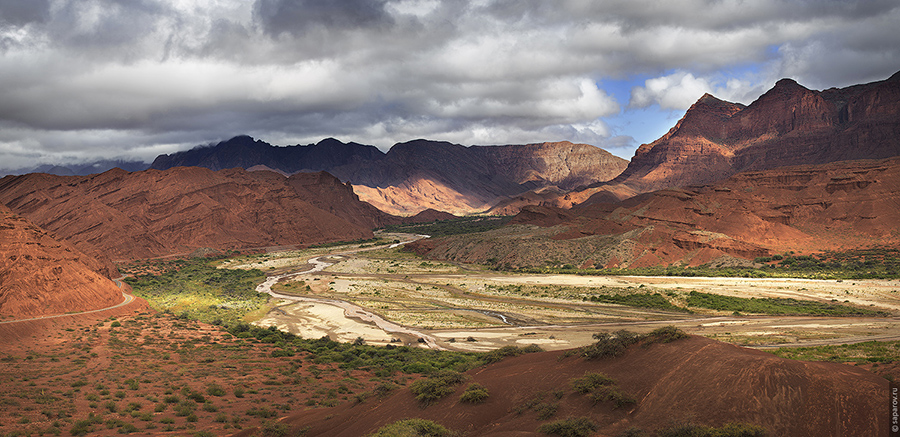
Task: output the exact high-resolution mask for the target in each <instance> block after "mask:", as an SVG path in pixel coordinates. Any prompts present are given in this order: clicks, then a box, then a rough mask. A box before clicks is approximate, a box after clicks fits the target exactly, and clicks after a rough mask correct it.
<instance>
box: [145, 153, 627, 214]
mask: <svg viewBox="0 0 900 437" xmlns="http://www.w3.org/2000/svg"><path fill="white" fill-rule="evenodd" d="M626 164H627V161H625V160H623V159H621V158H617V157H615V156H613V155H611V154H609V153H608V152H606V151H604V150H602V149H599V148H596V147H593V146H589V145H585V144H572V143H569V142H561V143H542V144H528V145H510V146H471V147H465V146H461V145H458V144H451V143H447V142H438V141H429V140H415V141H410V142H406V143H400V144H396V145H394V147H392V148H391V149H390V151H388V152H387V153H383V152H381V151H380V150H378V149H377V148H375V147H373V146H364V145H361V144H356V143H342V142H340V141H338V140H335V139H326V140H322V141H321V142H319V143H318V144H314V145H307V146H288V147H276V146H272V145H270V144H268V143H265V142H263V141H259V140H254V139H253V138H250V137H247V136H240V137H235V138H232V139H230V140H228V141H225V142H222V143H219V144H216V145H214V146H208V147H199V148H195V149H192V150H189V151H186V152H179V153H175V154H172V155H161V156H159V157H158V158H156V160H155V161H154V162H153V164H152V168H154V169H167V168H171V167H174V166H199V167H206V168H209V169H212V170H220V169H225V168H234V167H240V168H245V169H270V170H273V171H277V172H281V173H284V174H293V173H296V172H299V171H327V172H329V173H331V174H333V175H335V176H337V177H338V178H339V179H340V180H342V181H344V182H349V183H351V184H353V190H354V192H356V193H357V194H358V195H359V196H360V198H361V199H362V200H364V201H366V202H368V203H371V204H372V205H374V206H376V207H378V208H379V209H381V210H382V211H386V212H389V213H392V214H400V215H412V214H415V213H418V212H420V211H423V210H426V209H435V210H438V211H448V212H453V213H472V212H477V211H484V210H487V209H489V208H490V207H491V206H493V205H494V204H495V203H497V202H498V201H501V200H503V199H507V198H510V197H512V196H515V195H518V194H520V193H523V192H527V191H529V190H533V189H543V188H547V187H557V188H559V189H564V190H569V189H572V188H575V187H578V186H584V185H590V184H592V183H596V182H600V181H608V180H610V179H612V178H613V177H615V176H616V175H618V174H619V173H620V172H621V171H622V170H623V169H624V168H625V166H626Z"/></svg>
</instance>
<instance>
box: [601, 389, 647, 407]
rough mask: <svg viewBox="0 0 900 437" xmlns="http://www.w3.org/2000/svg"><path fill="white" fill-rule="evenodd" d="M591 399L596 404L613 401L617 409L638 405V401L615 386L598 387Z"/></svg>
mask: <svg viewBox="0 0 900 437" xmlns="http://www.w3.org/2000/svg"><path fill="white" fill-rule="evenodd" d="M590 398H591V400H592V401H594V402H595V403H600V402H606V401H612V403H613V405H614V406H615V408H621V407H624V406H626V405H633V404H635V403H637V400H636V399H635V398H633V397H631V396H629V395H627V394H625V393H622V392H621V391H619V388H618V387H615V386H602V387H598V388H597V389H596V390H594V392H593V393H591V395H590Z"/></svg>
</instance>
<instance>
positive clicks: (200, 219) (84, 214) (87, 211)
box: [0, 167, 374, 259]
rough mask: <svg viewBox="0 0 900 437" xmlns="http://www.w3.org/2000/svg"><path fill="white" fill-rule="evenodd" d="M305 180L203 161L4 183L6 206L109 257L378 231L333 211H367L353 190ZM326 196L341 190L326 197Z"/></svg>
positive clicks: (0, 187) (0, 196) (0, 194)
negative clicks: (216, 166) (198, 164)
mask: <svg viewBox="0 0 900 437" xmlns="http://www.w3.org/2000/svg"><path fill="white" fill-rule="evenodd" d="M304 178H307V177H306V176H298V177H297V178H294V179H293V180H291V179H287V178H285V177H284V176H282V175H279V174H276V173H272V172H265V171H261V172H247V171H244V170H240V169H232V170H222V171H217V172H214V171H211V170H208V169H205V168H199V167H178V168H173V169H170V170H165V171H159V170H147V171H142V172H136V173H127V172H125V171H123V170H118V169H114V170H110V171H108V172H105V173H102V174H98V175H92V176H68V177H66V176H51V175H46V174H28V175H23V176H8V177H6V178H3V179H0V203H4V204H6V205H7V206H8V207H9V208H10V209H12V210H13V211H15V212H16V213H18V214H20V215H22V216H24V217H27V218H29V219H30V220H32V221H34V222H35V223H37V224H38V225H40V226H41V227H43V228H45V229H47V230H50V231H52V232H54V233H56V234H57V235H59V236H60V237H62V238H64V239H66V240H67V241H69V242H71V243H72V244H74V245H75V246H77V247H79V248H80V249H81V250H83V251H86V252H88V253H92V252H94V253H96V252H98V251H99V252H102V253H107V254H109V256H110V257H111V258H113V259H132V258H147V257H153V256H160V255H167V254H174V253H187V252H191V251H193V250H195V249H197V248H201V247H212V248H217V249H232V248H248V247H261V246H272V245H298V244H313V243H322V242H328V241H336V240H354V239H359V238H369V237H371V236H372V233H371V231H370V230H369V227H363V226H361V225H360V224H357V223H358V222H359V223H361V222H362V220H354V222H351V221H348V220H346V219H344V218H341V217H339V216H338V215H336V213H339V211H347V210H353V208H358V209H360V210H363V209H365V205H359V202H358V201H356V200H355V199H354V198H352V197H348V196H347V193H346V192H347V191H348V190H347V187H344V186H343V185H342V184H338V185H340V187H335V186H333V185H334V184H333V183H332V184H331V188H325V187H327V186H329V185H328V184H329V183H331V182H333V181H329V180H328V178H324V179H323V182H322V184H318V183H317V182H316V181H312V182H310V181H305V182H304V181H303V179H304ZM312 178H319V179H322V178H323V177H322V176H321V175H320V176H318V177H317V176H312ZM319 185H321V186H319ZM329 192H331V193H332V194H335V193H337V194H341V196H335V197H328V193H329ZM310 196H312V198H311V197H310ZM310 201H313V202H316V204H317V205H318V207H317V206H316V205H313V204H312V203H310ZM328 205H334V208H329V207H328ZM323 208H328V209H333V210H334V211H335V212H334V213H333V212H329V211H326V210H325V209H323ZM373 220H374V219H373Z"/></svg>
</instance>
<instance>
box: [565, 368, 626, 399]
mask: <svg viewBox="0 0 900 437" xmlns="http://www.w3.org/2000/svg"><path fill="white" fill-rule="evenodd" d="M615 383H616V381H615V380H614V379H612V378H610V377H608V376H606V375H604V374H602V373H594V372H588V373H585V374H584V376H582V377H581V378H574V379H572V380H570V381H569V385H571V386H572V389H574V390H575V391H577V392H578V393H581V394H588V393H591V392H593V391H594V390H595V389H597V387H599V386H601V385H614V384H615Z"/></svg>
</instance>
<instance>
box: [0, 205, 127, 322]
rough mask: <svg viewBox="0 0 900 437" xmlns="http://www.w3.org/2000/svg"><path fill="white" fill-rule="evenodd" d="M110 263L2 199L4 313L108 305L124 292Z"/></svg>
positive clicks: (17, 315) (0, 288)
mask: <svg viewBox="0 0 900 437" xmlns="http://www.w3.org/2000/svg"><path fill="white" fill-rule="evenodd" d="M105 268H106V266H105V265H103V264H102V263H100V262H98V261H97V260H95V259H92V258H91V257H89V256H87V255H85V254H83V253H81V252H80V251H78V250H77V249H75V248H74V247H72V246H71V245H70V244H68V243H65V242H61V241H58V240H56V239H55V238H54V237H53V236H51V235H50V234H48V233H47V232H46V231H44V230H43V229H40V228H38V227H37V226H35V225H34V224H33V223H31V222H29V221H28V220H26V219H25V218H23V217H21V216H18V215H16V214H14V213H13V212H12V211H10V210H9V209H7V208H6V207H4V206H2V205H0V317H3V318H7V317H9V318H13V319H21V318H27V317H38V316H45V315H53V314H63V313H67V312H74V311H86V310H93V309H99V308H106V307H110V306H113V305H116V304H118V303H120V302H122V299H123V298H122V292H121V290H119V287H117V286H116V284H115V283H113V281H111V280H110V279H109V278H106V277H104V276H102V275H101V274H100V273H98V271H103V270H104V269H105Z"/></svg>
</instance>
